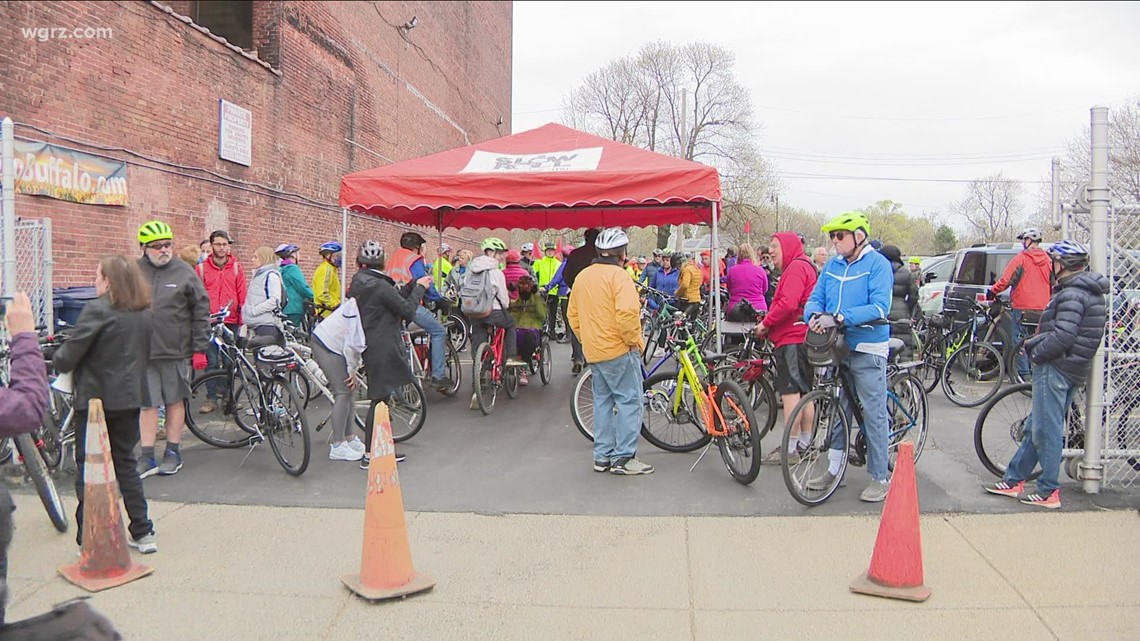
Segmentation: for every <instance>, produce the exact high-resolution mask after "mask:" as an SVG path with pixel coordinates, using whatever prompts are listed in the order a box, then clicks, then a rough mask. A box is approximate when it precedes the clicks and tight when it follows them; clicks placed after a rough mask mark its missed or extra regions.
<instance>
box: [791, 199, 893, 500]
mask: <svg viewBox="0 0 1140 641" xmlns="http://www.w3.org/2000/svg"><path fill="white" fill-rule="evenodd" d="M822 230H823V231H824V232H825V233H827V234H828V235H829V236H830V237H831V243H832V244H833V245H834V246H835V253H836V255H835V256H833V257H832V258H831V259H830V260H828V261H827V263H825V264H824V266H823V272H822V273H821V274H820V275H819V280H818V281H816V284H815V288H813V289H812V292H811V296H810V297H808V301H807V304H806V305H804V321H805V322H807V323H808V327H809V328H810V329H811V330H812V331H814V332H817V333H823V332H824V331H826V325H825V323H824V319H822V318H821V316H831V317H833V318H834V319H835V322H836V323H837V324H841V325H842V326H843V327H844V328H845V329H846V333H845V334H844V338H845V340H846V341H847V347H848V355H847V357H846V359H845V363H846V365H847V367H848V370H849V371H850V373H851V379H852V381H853V382H854V384H855V393H856V394H858V395H859V401H860V402H861V404H862V406H863V431H864V437H865V438H866V441H867V471H868V472H869V473H870V475H871V483H870V485H868V486H867V488H866V489H865V490H863V493H862V494H861V495H859V498H860V499H861V500H863V501H867V502H869V503H877V502H879V501H882V500H884V499H886V498H887V489H888V488H889V487H890V477H889V476H888V472H887V427H888V417H887V355H888V351H889V347H890V332H891V329H890V326H889V325H887V324H877V325H869V323H871V322H873V321H879V320H881V321H884V322H885V321H886V320H887V317H888V314H889V312H890V310H891V292H892V289H893V288H894V284H895V277H894V270H892V269H891V264H890V262H889V261H888V260H887V259H886V258H885V257H884V256H883V255H882V254H880V253H879V252H877V251H875V250H874V249H873V248H872V247H871V246H870V244H869V242H868V241H869V240H870V236H871V223H870V222H869V221H868V220H867V217H866V216H864V215H863V214H861V213H858V212H849V213H846V214H841V215H839V216H837V217H835V218H833V219H832V220H831V221H829V222H828V223H827V224H826V225H824V226H823V228H822ZM845 456H847V452H846V451H844V450H843V449H831V450H829V451H828V469H827V470H826V471H824V472H822V473H821V474H819V475H818V476H816V477H815V478H812V479H809V480H808V482H807V488H808V489H809V490H812V491H826V490H828V489H830V488H831V486H832V484H834V483H838V482H839V481H840V479H839V478H838V475H839V470H840V466H841V464H842V461H843V457H845Z"/></svg>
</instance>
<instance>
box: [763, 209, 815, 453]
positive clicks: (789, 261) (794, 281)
mask: <svg viewBox="0 0 1140 641" xmlns="http://www.w3.org/2000/svg"><path fill="white" fill-rule="evenodd" d="M768 251H769V253H770V254H771V256H772V265H773V266H774V267H775V268H776V269H778V270H780V280H779V283H778V284H777V285H776V293H775V295H774V296H772V305H771V306H770V307H769V308H768V314H767V315H766V316H765V317H764V320H762V321H761V322H760V324H759V325H758V326H757V327H756V336H757V337H760V338H764V337H765V336H766V337H768V339H769V340H771V341H772V346H773V348H774V350H773V355H774V357H775V360H776V392H777V393H778V394H780V396H781V398H782V400H783V401H784V422H785V423H786V422H787V419H788V414H789V413H791V411H792V409H793V408H795V406H796V404H797V403H799V402H800V396H801V395H802V394H807V393H808V391H810V390H811V384H812V371H811V368H810V367H809V366H808V362H807V351H806V350H805V349H804V345H803V343H804V338H805V337H806V336H807V330H808V326H807V324H805V323H804V322H803V318H804V304H805V303H807V300H808V297H809V296H811V290H812V289H813V288H814V287H815V281H816V279H817V278H818V277H819V275H818V273H817V272H816V271H815V265H813V264H812V262H811V260H809V259H808V257H807V255H806V254H804V246H803V243H802V242H800V239H799V237H798V236H797V235H796V234H795V233H794V232H790V231H782V232H778V233H776V234H774V235H773V236H772V242H771V243H770V244H769V245H768ZM814 421H815V412H813V411H810V410H809V411H805V412H803V413H801V414H800V419H799V426H792V438H791V439H790V440H789V443H788V446H789V448H790V449H789V450H788V460H789V463H795V462H796V461H798V460H799V455H800V452H801V451H803V450H804V449H806V448H807V446H808V444H809V443H810V442H811V432H812V423H813V422H814ZM780 456H781V452H780V447H779V446H776V449H774V450H772V451H771V452H769V453H768V455H767V456H766V457H764V459H763V462H764V463H774V464H777V465H778V464H779V463H780Z"/></svg>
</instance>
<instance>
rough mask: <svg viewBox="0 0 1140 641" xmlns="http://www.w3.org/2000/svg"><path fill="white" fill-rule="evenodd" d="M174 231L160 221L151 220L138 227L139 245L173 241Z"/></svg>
mask: <svg viewBox="0 0 1140 641" xmlns="http://www.w3.org/2000/svg"><path fill="white" fill-rule="evenodd" d="M173 239H174V231H173V230H171V229H170V225H167V224H166V223H164V222H162V221H161V220H152V221H150V222H149V223H143V226H142V227H139V244H140V245H148V244H150V243H153V242H154V241H156V240H173Z"/></svg>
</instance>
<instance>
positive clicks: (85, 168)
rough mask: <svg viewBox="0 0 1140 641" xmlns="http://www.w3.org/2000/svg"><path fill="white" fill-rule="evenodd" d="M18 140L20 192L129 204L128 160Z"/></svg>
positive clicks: (60, 198) (16, 151) (17, 173)
mask: <svg viewBox="0 0 1140 641" xmlns="http://www.w3.org/2000/svg"><path fill="white" fill-rule="evenodd" d="M15 143H16V144H15V154H16V157H15V159H14V160H15V162H14V163H13V165H14V167H15V170H16V189H15V192H16V193H17V194H28V195H31V196H47V197H48V198H55V199H57V200H66V201H69V202H73V203H84V204H88V205H126V204H127V163H125V162H119V161H117V160H108V159H106V158H100V157H98V156H92V155H91V154H85V153H83V152H82V151H76V150H75V149H68V148H67V147H60V146H58V145H51V144H48V143H46V142H38V141H28V140H16V141H15Z"/></svg>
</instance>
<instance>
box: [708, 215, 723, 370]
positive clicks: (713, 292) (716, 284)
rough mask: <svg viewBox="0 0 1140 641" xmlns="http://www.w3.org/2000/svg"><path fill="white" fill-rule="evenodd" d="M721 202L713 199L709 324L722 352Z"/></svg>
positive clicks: (717, 348) (717, 345)
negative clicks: (719, 228) (718, 217)
mask: <svg viewBox="0 0 1140 641" xmlns="http://www.w3.org/2000/svg"><path fill="white" fill-rule="evenodd" d="M719 204H720V203H718V202H716V201H713V204H712V250H711V251H710V252H709V254H710V256H709V258H710V260H712V265H710V266H709V267H710V269H711V270H712V271H711V273H712V278H711V279H710V282H709V296H712V297H713V304H712V306H711V307H710V309H711V310H712V314H713V317H712V318H710V319H709V326H710V327H714V328H716V351H717V352H720V350H721V342H720V323H718V322H717V320H718V319H719V318H720V259H719V258H717V253H716V251H717V249H718V246H719V240H720V238H719V234H718V233H717V232H718V229H717V227H718V225H719V224H720V221H719V220H718V219H717V213H718V212H717V207H718V205H719Z"/></svg>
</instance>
